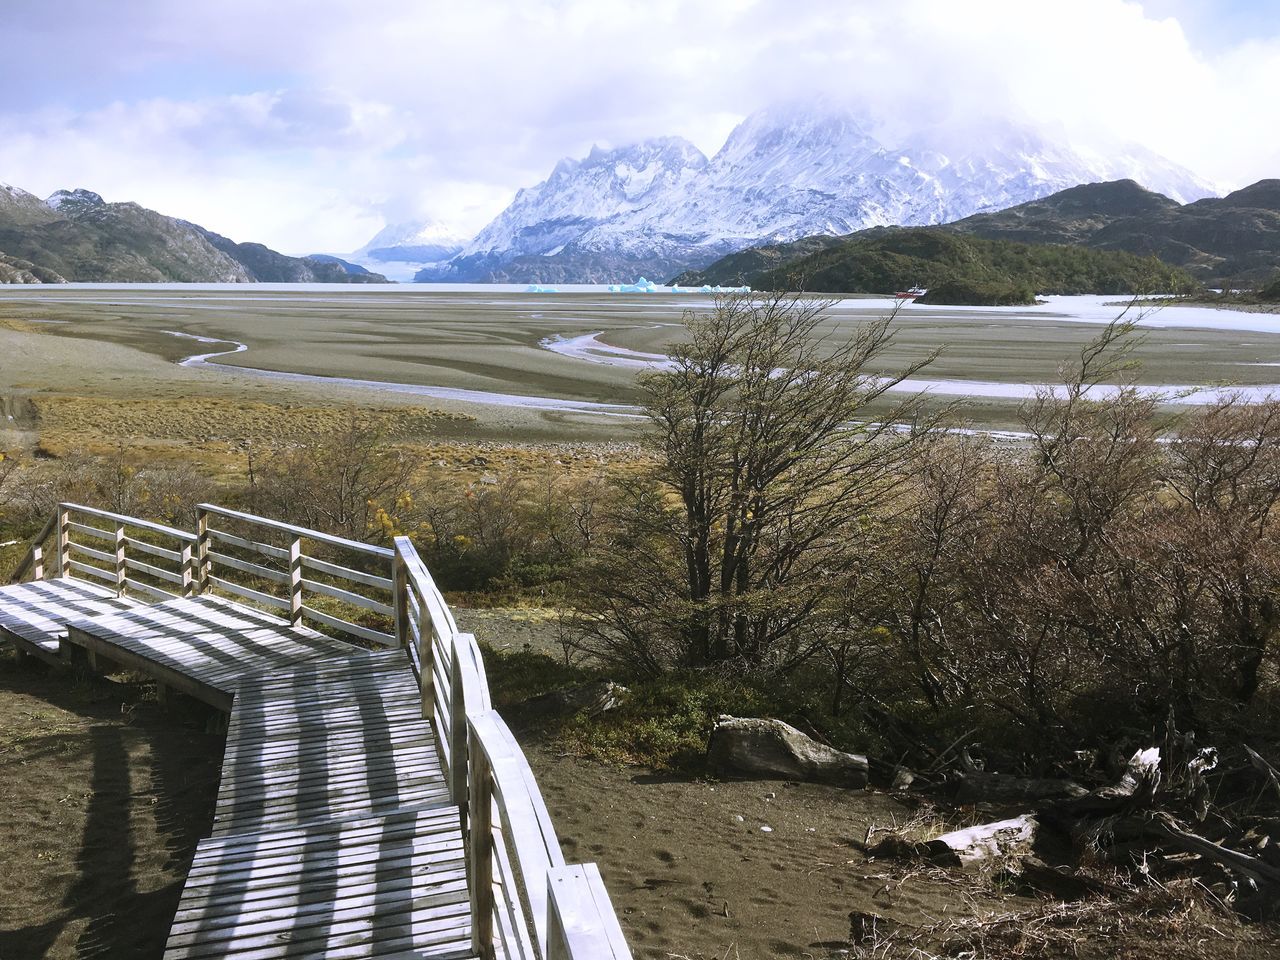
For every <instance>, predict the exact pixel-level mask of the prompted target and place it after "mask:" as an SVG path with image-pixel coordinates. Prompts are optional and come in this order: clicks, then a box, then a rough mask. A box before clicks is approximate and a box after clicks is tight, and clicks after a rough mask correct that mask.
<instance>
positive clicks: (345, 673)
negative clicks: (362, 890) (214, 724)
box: [213, 650, 448, 837]
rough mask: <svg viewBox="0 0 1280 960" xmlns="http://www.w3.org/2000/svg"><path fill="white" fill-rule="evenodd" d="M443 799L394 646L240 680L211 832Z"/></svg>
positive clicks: (409, 681)
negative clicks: (393, 649) (267, 675)
mask: <svg viewBox="0 0 1280 960" xmlns="http://www.w3.org/2000/svg"><path fill="white" fill-rule="evenodd" d="M442 804H448V788H447V786H446V784H445V780H444V775H443V773H442V772H441V769H440V761H439V758H438V756H437V751H436V745H435V738H434V736H433V735H432V732H431V729H430V727H428V726H427V725H426V724H424V723H423V722H422V719H421V707H420V706H419V704H418V703H417V684H416V683H415V682H414V678H413V675H412V673H410V671H409V668H408V660H407V659H406V657H405V655H404V652H403V651H399V650H396V651H389V652H386V653H378V654H371V655H368V656H364V657H361V658H358V659H348V660H346V661H321V662H314V663H306V664H302V665H300V666H299V667H297V668H296V669H294V670H291V671H289V672H287V673H276V674H272V675H271V676H269V677H264V678H262V679H260V680H255V681H250V682H246V683H244V684H242V685H241V687H240V689H239V693H238V694H237V697H236V702H235V708H234V710H233V711H232V715H231V723H230V725H229V726H228V730H227V747H226V752H225V754H224V758H223V767H222V783H221V787H220V789H219V792H218V803H217V809H216V812H215V814H214V827H213V835H214V836H215V837H218V836H226V835H228V834H235V833H247V832H252V831H255V830H261V829H264V828H265V827H268V826H269V827H272V828H274V827H278V826H281V825H284V824H295V823H298V824H303V823H310V822H315V821H319V820H325V819H335V818H339V817H345V816H351V815H353V814H357V813H371V812H372V813H377V812H385V811H388V810H397V809H401V808H406V807H414V808H421V807H428V806H439V805H442Z"/></svg>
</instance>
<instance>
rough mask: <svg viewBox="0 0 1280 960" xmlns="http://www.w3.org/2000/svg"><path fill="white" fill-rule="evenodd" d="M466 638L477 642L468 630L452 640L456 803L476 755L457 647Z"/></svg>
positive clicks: (462, 794)
mask: <svg viewBox="0 0 1280 960" xmlns="http://www.w3.org/2000/svg"><path fill="white" fill-rule="evenodd" d="M464 640H471V641H472V642H473V643H474V642H475V638H474V637H472V635H471V634H469V633H455V634H454V635H453V642H452V643H450V644H449V661H450V663H449V668H450V669H449V796H450V797H452V798H453V802H454V803H456V804H462V803H464V802H466V799H467V780H468V777H469V776H472V777H474V774H469V771H468V768H469V767H470V766H471V764H472V762H473V760H474V759H475V758H474V756H473V755H472V753H471V736H470V734H469V733H468V729H467V728H468V726H469V724H468V723H467V709H468V704H467V693H466V686H465V684H464V683H463V680H462V663H461V661H462V658H461V657H460V656H459V655H458V650H459V649H460V648H462V647H465V646H466V643H465V642H464ZM470 706H471V709H473V710H483V709H484V707H483V705H482V704H472V705H470Z"/></svg>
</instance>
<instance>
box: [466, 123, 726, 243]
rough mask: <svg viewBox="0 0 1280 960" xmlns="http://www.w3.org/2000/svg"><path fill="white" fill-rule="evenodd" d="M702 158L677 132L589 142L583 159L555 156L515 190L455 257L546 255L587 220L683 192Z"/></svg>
mask: <svg viewBox="0 0 1280 960" xmlns="http://www.w3.org/2000/svg"><path fill="white" fill-rule="evenodd" d="M707 165H708V161H707V158H706V156H705V155H704V154H703V153H702V151H701V150H699V149H698V148H697V147H695V146H694V145H693V144H692V143H690V142H689V141H688V140H684V139H682V138H680V137H658V138H655V139H652V140H644V141H641V142H640V143H633V144H627V145H625V146H621V147H601V146H599V145H598V144H597V145H595V146H593V147H592V148H591V150H590V152H589V153H588V154H587V156H586V157H585V158H584V159H582V160H572V159H568V158H566V159H564V160H561V161H560V162H559V163H557V164H556V166H555V169H554V170H552V172H551V176H549V177H548V178H547V179H546V180H544V181H542V182H541V183H539V184H537V185H536V186H533V187H528V188H526V189H523V190H521V191H520V192H519V193H517V194H516V198H515V200H514V201H513V202H512V204H511V205H510V206H509V207H508V208H507V209H506V210H505V211H504V212H503V213H502V214H501V215H499V216H498V218H497V219H496V220H494V221H492V222H491V223H490V224H489V225H488V226H487V227H485V228H484V230H482V231H481V232H480V234H479V235H478V236H477V237H476V238H475V239H474V240H473V241H471V243H470V244H468V245H467V247H466V249H465V250H463V252H462V256H464V257H466V256H477V255H489V254H491V253H493V252H497V251H503V252H505V251H511V253H512V254H513V255H515V256H529V255H532V256H546V255H547V254H548V251H551V250H554V249H556V248H557V247H564V246H565V245H566V244H569V243H570V242H571V241H572V240H573V239H574V238H576V237H578V236H580V235H581V234H583V233H584V232H586V231H587V230H589V229H590V228H591V227H592V226H593V225H595V224H599V223H604V222H606V221H608V220H610V219H612V218H614V217H617V216H619V215H621V214H624V213H628V212H632V211H635V210H640V209H644V208H648V207H650V206H654V205H659V204H661V203H662V202H663V200H664V198H665V197H668V196H671V195H682V194H684V193H685V192H687V190H688V189H689V187H690V186H691V185H692V184H693V183H695V182H696V180H697V178H698V177H699V176H700V175H701V174H702V173H703V172H704V171H705V170H706V168H707Z"/></svg>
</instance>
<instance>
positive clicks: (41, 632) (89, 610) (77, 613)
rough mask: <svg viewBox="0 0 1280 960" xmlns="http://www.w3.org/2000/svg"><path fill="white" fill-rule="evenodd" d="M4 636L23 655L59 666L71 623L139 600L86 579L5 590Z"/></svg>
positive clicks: (0, 621) (1, 609)
mask: <svg viewBox="0 0 1280 960" xmlns="http://www.w3.org/2000/svg"><path fill="white" fill-rule="evenodd" d="M3 598H4V601H3V603H0V634H3V635H4V636H5V637H6V638H7V639H8V640H9V641H10V642H11V643H13V645H14V647H15V648H16V649H17V650H18V651H19V652H21V653H25V654H29V655H31V656H36V657H39V658H40V659H42V660H46V661H49V662H50V663H55V662H57V661H58V659H59V657H60V656H61V652H62V650H61V648H62V641H63V640H64V639H65V638H66V636H67V620H68V619H70V618H72V617H94V616H99V615H101V614H104V613H111V612H115V611H125V610H130V609H132V608H134V607H136V606H138V603H137V601H135V600H129V599H125V598H121V597H118V596H117V595H116V591H114V590H110V589H108V588H107V587H103V586H99V585H98V584H96V583H88V582H86V581H84V580H70V579H66V580H36V581H33V582H31V583H19V584H14V585H13V586H11V587H6V588H5V589H4V591H3Z"/></svg>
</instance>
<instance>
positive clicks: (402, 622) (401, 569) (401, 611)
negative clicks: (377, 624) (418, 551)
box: [391, 537, 413, 650]
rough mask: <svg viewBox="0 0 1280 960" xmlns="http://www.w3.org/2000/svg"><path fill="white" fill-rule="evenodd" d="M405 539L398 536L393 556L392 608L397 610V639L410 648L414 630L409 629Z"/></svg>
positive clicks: (404, 646)
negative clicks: (403, 543)
mask: <svg viewBox="0 0 1280 960" xmlns="http://www.w3.org/2000/svg"><path fill="white" fill-rule="evenodd" d="M403 539H405V538H403V537H396V539H395V555H394V556H393V557H392V558H391V608H392V610H394V612H395V620H396V640H397V641H398V642H399V644H400V646H401V648H403V649H405V650H408V649H409V644H410V643H411V642H412V641H413V631H411V630H410V629H409V565H408V564H407V563H406V562H405V559H404V548H403V545H402V544H401V542H400V541H401V540H403Z"/></svg>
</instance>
